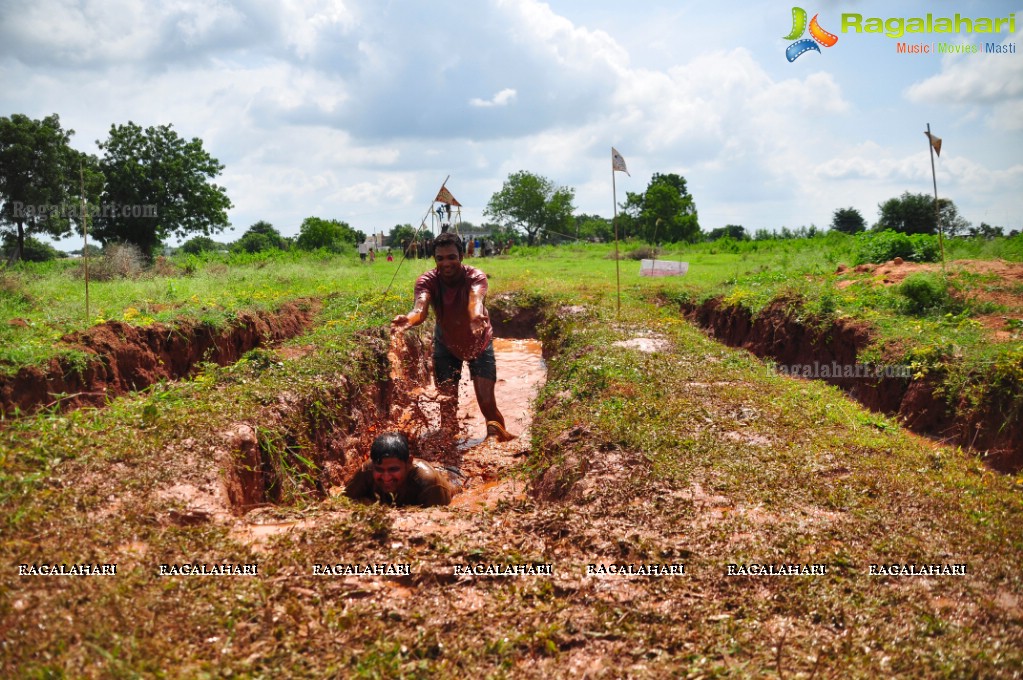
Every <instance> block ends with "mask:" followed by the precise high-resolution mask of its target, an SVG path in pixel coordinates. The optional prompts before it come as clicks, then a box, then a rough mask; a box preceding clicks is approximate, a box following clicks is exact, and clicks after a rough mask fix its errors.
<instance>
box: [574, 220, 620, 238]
mask: <svg viewBox="0 0 1023 680" xmlns="http://www.w3.org/2000/svg"><path fill="white" fill-rule="evenodd" d="M573 220H574V221H575V231H574V234H575V237H576V238H578V239H582V240H587V241H609V240H611V239H613V238H614V226H613V225H612V224H611V220H609V219H607V218H606V217H601V216H600V215H586V214H582V215H576V216H575V217H574V218H573Z"/></svg>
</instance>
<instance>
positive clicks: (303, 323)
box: [0, 300, 319, 419]
mask: <svg viewBox="0 0 1023 680" xmlns="http://www.w3.org/2000/svg"><path fill="white" fill-rule="evenodd" d="M318 307H319V304H318V303H317V302H315V301H311V300H300V301H296V302H290V303H287V304H285V305H283V306H281V307H280V308H279V309H277V310H275V311H260V312H242V313H240V314H239V315H238V317H237V318H236V319H235V320H234V321H233V322H232V323H230V324H229V325H227V326H226V327H223V328H217V327H214V326H212V325H209V324H204V323H199V322H193V321H182V322H180V323H178V324H176V325H174V326H168V325H165V324H160V323H154V324H152V325H150V326H132V325H129V324H126V323H123V322H120V321H107V322H105V323H102V324H99V325H96V326H93V327H92V328H89V329H87V330H85V331H81V332H74V333H69V334H68V335H65V336H64V337H63V338H61V340H60V343H61V345H63V346H64V347H65V348H66V349H68V350H77V351H78V352H79V355H78V356H77V357H69V356H67V355H65V356H61V357H55V358H53V359H51V360H50V361H49V362H48V363H47V364H46V365H45V366H25V367H22V368H21V369H19V370H18V371H17V373H15V374H14V375H5V376H0V418H2V419H7V418H10V417H14V416H17V415H29V414H32V413H35V412H37V411H39V410H42V409H44V408H51V407H56V408H59V409H60V410H62V411H66V410H70V409H74V408H79V407H82V406H102V405H104V404H105V403H106V402H107V401H108V400H109V399H111V398H114V397H117V396H120V395H123V394H127V393H128V392H131V391H135V390H141V389H144V388H146V387H149V386H150V385H153V384H155V383H157V382H159V381H161V380H177V379H179V378H185V377H188V376H190V375H192V374H193V372H194V371H195V370H196V368H197V366H198V365H199V364H200V363H202V362H212V363H215V364H219V365H221V366H223V365H227V364H230V363H234V362H235V361H238V359H240V358H241V357H242V355H244V354H245V353H246V352H248V351H249V350H252V349H255V348H256V347H260V346H263V345H266V344H272V343H277V342H282V341H284V340H287V339H289V338H293V337H295V336H297V335H300V334H302V333H304V332H305V331H306V329H307V328H308V327H309V325H310V323H311V322H312V319H313V316H314V315H315V313H316V311H317V309H318Z"/></svg>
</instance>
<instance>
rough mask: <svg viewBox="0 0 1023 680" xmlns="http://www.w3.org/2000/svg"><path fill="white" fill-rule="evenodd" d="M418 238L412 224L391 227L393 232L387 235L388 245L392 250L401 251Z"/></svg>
mask: <svg viewBox="0 0 1023 680" xmlns="http://www.w3.org/2000/svg"><path fill="white" fill-rule="evenodd" d="M415 237H416V230H415V229H414V228H413V227H412V225H411V224H396V225H394V226H393V227H391V232H390V233H389V234H388V235H387V243H388V244H389V245H390V246H391V247H392V248H397V249H398V250H401V249H402V248H404V247H405V246H406V244H409V243H412V239H414V238H415Z"/></svg>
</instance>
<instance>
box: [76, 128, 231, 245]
mask: <svg viewBox="0 0 1023 680" xmlns="http://www.w3.org/2000/svg"><path fill="white" fill-rule="evenodd" d="M99 147H100V149H102V150H103V151H104V156H103V158H102V160H101V161H100V168H101V169H102V171H103V174H104V175H105V177H106V190H105V192H104V195H103V199H104V206H103V211H102V212H101V213H100V214H99V215H98V216H97V219H96V229H95V231H94V233H95V234H96V237H97V238H98V239H99V240H100V241H102V242H103V243H110V242H118V241H120V242H125V243H133V244H135V245H137V246H138V247H139V249H140V250H142V252H143V253H145V254H146V255H147V256H150V257H151V256H152V254H153V251H154V250H155V248H156V247H157V245H158V244H160V243H161V242H162V241H164V240H165V239H166V238H167V237H168V236H171V235H174V236H178V237H184V236H186V235H188V234H193V233H196V232H198V233H200V234H202V235H203V236H210V235H211V234H213V233H215V232H218V231H220V230H222V229H224V228H225V227H227V226H228V221H227V210H228V209H229V208H231V201H230V199H228V197H227V193H226V191H225V189H224V188H223V187H221V186H218V185H216V184H211V183H210V181H209V180H210V179H212V178H214V177H216V176H217V175H219V174H220V172H221V171H222V170H223V169H224V166H223V165H221V164H220V162H219V161H218V160H217V159H216V158H213V157H212V156H210V155H209V154H208V153H207V152H206V151H205V150H204V149H203V146H202V140H201V139H199V138H198V137H195V138H193V139H192V140H191V141H185V140H184V139H182V138H181V137H179V136H178V134H177V133H176V132H175V131H174V130H173V129H172V126H170V125H160V126H157V127H149V128H146V129H145V130H143V129H142V127H140V126H139V125H136V124H135V123H133V122H130V121H129V122H128V124H127V125H112V126H111V127H110V137H109V138H108V139H107V141H106V142H99Z"/></svg>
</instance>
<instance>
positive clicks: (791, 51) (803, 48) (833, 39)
mask: <svg viewBox="0 0 1023 680" xmlns="http://www.w3.org/2000/svg"><path fill="white" fill-rule="evenodd" d="M818 16H820V15H818V14H814V15H813V19H811V20H810V37H811V38H813V40H811V39H810V38H803V39H802V40H796V38H799V37H800V36H802V35H803V32H804V31H806V10H804V9H803V8H802V7H793V8H792V32H791V33H789V34H788V35H787V36H785V39H786V40H795V41H796V42H794V43H792V44H791V45H789V46H788V47H787V48H786V49H785V58H786V59H788V60H789V61H790V62H793V61H795V60H796V59H798V58H799V56H800V55H801V54H804V53H806V52H809V51H810V50H816V51H817V52H820V51H821V48H819V47H817V44H818V43H820V44H821V45H824V46H825V47H831V46H833V45H834V44H835V43H837V42H838V36H837V35H835V34H833V33H828V32H827V31H825V30H824V29H823V28H821V25H820V24H819V23H817V17H818Z"/></svg>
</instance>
